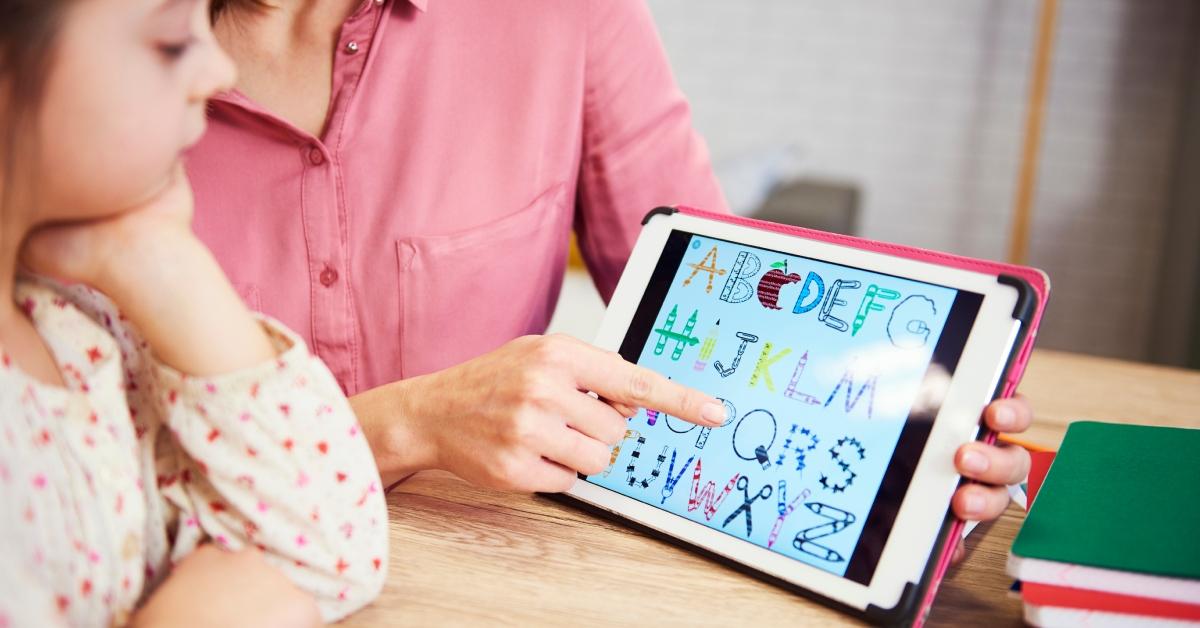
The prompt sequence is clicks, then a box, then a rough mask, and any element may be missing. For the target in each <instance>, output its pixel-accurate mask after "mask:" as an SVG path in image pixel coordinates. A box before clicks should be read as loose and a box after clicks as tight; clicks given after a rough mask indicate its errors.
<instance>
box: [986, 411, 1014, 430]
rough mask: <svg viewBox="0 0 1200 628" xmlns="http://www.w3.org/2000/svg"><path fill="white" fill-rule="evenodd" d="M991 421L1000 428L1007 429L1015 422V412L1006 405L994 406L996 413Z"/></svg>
mask: <svg viewBox="0 0 1200 628" xmlns="http://www.w3.org/2000/svg"><path fill="white" fill-rule="evenodd" d="M992 422H993V423H995V424H996V427H998V428H1000V429H1002V430H1003V429H1008V428H1010V427H1013V426H1015V425H1016V424H1017V413H1016V412H1013V410H1012V408H1009V407H1008V406H1000V407H999V408H996V415H995V416H994V417H992Z"/></svg>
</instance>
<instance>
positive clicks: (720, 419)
mask: <svg viewBox="0 0 1200 628" xmlns="http://www.w3.org/2000/svg"><path fill="white" fill-rule="evenodd" d="M700 418H702V419H704V420H705V421H707V422H709V423H711V424H713V425H720V424H722V423H724V422H725V404H723V403H706V404H704V407H703V408H701V409H700Z"/></svg>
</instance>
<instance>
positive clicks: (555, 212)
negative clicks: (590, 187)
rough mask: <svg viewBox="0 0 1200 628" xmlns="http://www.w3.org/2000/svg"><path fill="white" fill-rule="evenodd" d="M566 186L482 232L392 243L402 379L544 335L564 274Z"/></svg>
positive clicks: (567, 225)
mask: <svg viewBox="0 0 1200 628" xmlns="http://www.w3.org/2000/svg"><path fill="white" fill-rule="evenodd" d="M566 187H567V186H566V185H564V184H562V183H559V184H556V185H554V186H552V187H550V188H547V189H546V190H545V191H543V192H542V193H540V194H538V195H537V197H536V198H534V200H533V201H532V202H531V203H529V205H527V206H525V207H524V208H522V209H520V210H518V211H516V212H514V213H511V214H509V215H507V216H504V217H503V218H499V219H497V220H494V221H492V222H488V223H485V224H483V225H479V226H476V227H471V228H469V229H465V230H463V231H458V232H455V233H451V234H447V235H434V236H414V237H409V238H405V239H401V240H399V241H397V243H396V254H397V262H398V264H399V284H400V285H399V292H400V369H401V373H402V376H403V377H414V376H416V375H422V374H425V373H430V372H433V371H437V370H441V369H444V368H446V367H449V366H453V365H455V364H459V363H462V362H465V361H467V360H469V359H471V358H473V357H476V356H478V355H482V354H484V353H487V352H488V351H491V350H493V349H495V348H497V347H499V346H500V345H502V344H504V343H505V342H508V341H509V340H512V339H513V338H516V337H518V336H522V335H525V334H540V333H543V332H544V331H545V330H546V325H547V324H549V322H550V316H551V314H553V313H554V306H555V303H556V302H557V300H558V293H559V290H560V288H561V287H562V279H563V272H564V269H565V267H566V257H567V239H568V235H569V230H570V220H569V218H570V215H571V214H570V212H569V211H565V208H564V202H565V199H564V191H565V189H566Z"/></svg>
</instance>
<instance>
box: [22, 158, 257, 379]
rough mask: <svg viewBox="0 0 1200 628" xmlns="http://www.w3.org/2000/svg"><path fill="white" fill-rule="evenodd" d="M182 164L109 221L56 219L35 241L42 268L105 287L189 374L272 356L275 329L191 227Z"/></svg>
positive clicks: (156, 347)
mask: <svg viewBox="0 0 1200 628" xmlns="http://www.w3.org/2000/svg"><path fill="white" fill-rule="evenodd" d="M191 218H192V190H191V187H190V186H189V185H188V182H187V177H186V176H185V175H184V173H183V168H182V166H179V167H177V168H176V170H175V172H174V174H173V175H172V177H171V179H170V180H169V181H168V182H167V183H166V185H165V187H164V188H163V189H162V190H161V191H160V192H158V193H157V194H155V195H154V196H153V197H152V198H150V199H149V200H147V201H146V202H145V203H143V204H142V205H141V206H139V207H136V208H133V209H130V210H128V211H125V212H122V213H118V214H116V215H114V216H112V217H109V218H103V219H99V220H93V221H87V222H78V223H65V224H57V225H46V226H43V227H40V228H38V229H37V230H36V231H34V232H33V233H32V234H31V235H30V236H29V238H28V239H27V240H26V241H25V245H24V249H23V251H22V261H23V262H24V264H25V265H26V266H27V267H28V268H29V269H30V270H33V271H34V272H37V273H41V274H43V275H48V276H50V277H54V278H56V279H59V280H63V281H67V282H78V283H84V284H87V285H89V286H91V287H93V288H96V289H97V290H99V291H100V292H102V293H104V294H105V296H107V297H108V298H110V299H112V301H113V302H114V303H115V304H116V305H117V307H118V308H120V310H121V312H122V313H123V314H124V315H125V316H126V317H127V318H128V319H129V320H130V321H131V322H132V323H133V326H134V327H135V328H137V330H138V331H140V332H141V334H142V336H144V337H145V339H146V342H148V343H149V344H150V347H151V349H153V351H154V354H155V355H156V356H157V357H158V359H160V360H162V361H163V362H165V363H166V364H168V365H170V366H172V367H174V368H176V369H179V370H180V371H183V372H184V373H187V374H189V375H216V374H220V373H227V372H230V371H234V370H237V369H240V368H245V367H248V366H251V365H254V364H258V363H261V362H263V361H266V360H269V359H271V358H272V357H274V355H275V351H274V349H273V348H272V346H271V343H270V341H269V340H268V338H267V336H266V334H265V333H264V332H263V330H262V328H261V327H260V326H259V324H258V322H257V321H256V320H254V318H253V317H252V316H251V315H250V312H249V311H248V310H247V309H246V307H245V305H243V304H242V301H241V299H240V298H239V297H238V295H237V292H235V291H234V289H233V286H231V285H230V284H229V280H228V279H227V278H226V277H225V274H224V273H223V272H222V271H221V267H220V266H219V265H218V264H217V261H216V260H215V259H214V258H213V256H212V253H210V252H209V250H208V249H207V248H205V246H204V245H203V244H202V243H201V242H200V240H199V239H197V238H196V236H195V235H194V234H193V233H192V230H191V224H190V223H191Z"/></svg>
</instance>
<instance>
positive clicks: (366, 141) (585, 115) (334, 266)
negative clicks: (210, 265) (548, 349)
mask: <svg viewBox="0 0 1200 628" xmlns="http://www.w3.org/2000/svg"><path fill="white" fill-rule="evenodd" d="M332 88H333V89H332V95H331V103H330V110H329V118H328V120H327V123H326V130H325V132H324V135H323V136H322V137H313V136H312V135H310V134H309V133H306V132H304V131H302V130H300V129H298V128H296V127H295V126H293V125H291V124H289V123H288V122H287V121H285V120H282V119H280V118H278V117H276V116H274V115H273V114H272V113H271V112H269V111H266V110H264V109H263V108H262V107H260V106H258V105H257V104H255V103H254V102H253V101H251V100H250V99H248V98H247V97H245V96H244V95H242V94H240V93H238V92H236V91H235V92H231V93H229V94H227V95H224V96H222V97H219V98H216V99H215V100H214V101H213V103H212V104H211V107H210V115H209V129H208V132H207V134H206V135H205V136H204V138H203V139H202V140H201V142H200V143H199V144H198V145H197V146H196V147H195V148H194V149H193V150H192V152H191V154H190V156H189V159H188V164H187V165H188V172H189V174H190V175H191V180H192V183H193V186H194V187H195V192H196V218H195V228H196V230H197V232H198V233H199V234H200V237H201V238H203V239H204V241H205V242H206V243H207V244H208V245H209V246H210V247H211V248H212V250H213V252H214V253H215V254H216V256H217V259H218V260H220V262H221V264H222V266H223V267H224V268H225V270H226V272H227V273H228V274H229V275H230V278H231V279H232V280H233V282H234V284H235V285H236V286H237V288H238V290H239V291H240V293H241V294H242V296H243V298H245V299H246V301H247V303H248V304H249V305H250V306H251V307H253V308H254V309H258V310H261V311H263V312H266V313H267V314H270V315H271V316H274V317H275V318H278V319H279V320H281V321H283V322H284V323H285V324H287V325H288V326H289V327H291V328H292V329H294V330H296V331H297V332H299V333H300V334H301V335H302V336H303V337H304V339H305V340H306V341H307V342H308V344H309V346H310V347H311V348H312V349H313V350H314V351H315V352H316V353H317V354H318V355H319V356H320V357H321V358H323V359H324V360H325V362H326V363H327V364H328V365H329V367H330V369H331V370H332V371H333V373H334V375H335V376H336V377H337V378H338V380H339V381H340V382H341V384H342V386H343V387H344V388H345V390H346V391H347V392H348V393H350V394H354V393H356V392H359V391H362V390H365V389H367V388H370V387H374V386H377V385H380V384H384V383H387V382H389V381H393V380H396V379H399V378H402V377H411V376H413V375H419V374H422V373H427V372H430V371H434V370H438V369H442V368H445V367H447V366H451V365H453V364H457V363H459V362H462V361H465V360H467V359H469V358H471V357H474V356H476V355H479V354H482V353H485V352H487V351H489V350H491V349H494V348H496V347H498V346H500V345H501V344H503V343H504V342H506V341H508V340H510V339H512V338H514V337H516V336H519V335H522V334H527V333H540V332H542V331H544V330H545V327H546V324H547V323H548V321H549V319H550V315H551V314H552V313H553V309H554V304H555V302H556V300H557V297H558V293H559V288H560V285H561V283H562V277H563V272H564V266H565V261H566V254H567V241H568V235H569V233H570V231H571V229H572V228H574V229H575V231H576V233H577V234H578V237H579V241H580V248H581V250H582V252H583V255H584V257H585V259H586V261H587V264H588V268H589V270H590V271H591V273H592V276H593V278H594V280H595V282H596V285H597V287H598V288H599V289H600V292H601V293H602V294H603V295H604V296H605V298H607V297H608V296H609V295H610V294H611V293H612V290H613V288H614V286H615V285H616V281H617V278H618V277H619V276H620V273H621V270H622V268H623V267H624V264H625V260H626V259H627V257H628V254H629V251H630V250H631V248H632V246H633V242H634V240H635V238H636V237H637V233H638V229H639V228H640V220H641V218H642V216H643V215H645V213H646V212H647V211H648V210H649V209H651V208H653V207H655V206H657V205H664V204H690V205H696V206H700V207H708V208H713V209H718V210H721V209H724V207H725V202H724V200H723V198H722V196H721V192H720V190H719V188H718V186H717V183H716V180H715V179H714V177H713V175H712V170H711V167H710V165H709V159H708V154H707V150H706V149H705V146H704V143H703V141H702V140H701V139H700V137H699V136H698V135H697V134H696V133H695V132H694V131H693V129H692V126H691V119H690V114H689V108H688V104H687V102H686V100H685V99H684V97H683V94H682V93H681V92H680V91H679V89H678V88H677V87H676V85H675V83H674V80H673V78H672V76H671V73H670V69H669V67H668V64H667V60H666V56H665V54H664V52H663V49H662V46H661V44H660V41H659V39H658V36H657V33H656V31H655V28H654V24H653V21H652V19H651V16H650V14H649V12H648V11H647V9H646V7H645V5H644V3H643V2H642V1H641V0H586V1H583V0H581V1H571V2H564V1H562V0H505V1H504V2H497V1H496V0H458V1H457V2H440V1H438V0H366V1H364V2H363V4H362V5H361V6H360V7H359V8H358V9H357V10H356V11H355V12H354V13H353V15H351V16H350V17H349V18H348V19H347V20H346V22H345V24H344V25H343V26H342V29H341V34H340V37H339V39H338V43H337V51H336V53H335V59H334V64H333V84H332Z"/></svg>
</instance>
